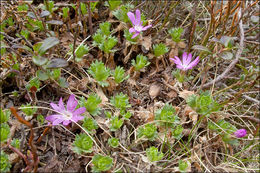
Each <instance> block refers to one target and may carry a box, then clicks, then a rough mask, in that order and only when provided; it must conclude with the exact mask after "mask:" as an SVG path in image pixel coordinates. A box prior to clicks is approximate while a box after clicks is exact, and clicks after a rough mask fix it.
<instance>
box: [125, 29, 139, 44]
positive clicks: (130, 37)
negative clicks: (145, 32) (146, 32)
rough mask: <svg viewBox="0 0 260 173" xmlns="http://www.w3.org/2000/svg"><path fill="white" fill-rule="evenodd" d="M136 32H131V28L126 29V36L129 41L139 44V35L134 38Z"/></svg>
mask: <svg viewBox="0 0 260 173" xmlns="http://www.w3.org/2000/svg"><path fill="white" fill-rule="evenodd" d="M133 35H134V34H133V33H130V32H129V29H125V30H124V37H125V38H126V40H127V41H129V42H130V43H131V44H137V40H138V37H135V38H132V36H133Z"/></svg>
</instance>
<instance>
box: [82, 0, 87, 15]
mask: <svg viewBox="0 0 260 173" xmlns="http://www.w3.org/2000/svg"><path fill="white" fill-rule="evenodd" d="M80 9H81V13H82V14H83V15H85V14H87V12H88V10H87V7H86V4H85V3H83V2H81V3H80Z"/></svg>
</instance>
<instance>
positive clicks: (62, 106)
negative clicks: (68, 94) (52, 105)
mask: <svg viewBox="0 0 260 173" xmlns="http://www.w3.org/2000/svg"><path fill="white" fill-rule="evenodd" d="M59 107H60V109H61V110H65V107H64V104H63V101H62V97H61V98H60V101H59Z"/></svg>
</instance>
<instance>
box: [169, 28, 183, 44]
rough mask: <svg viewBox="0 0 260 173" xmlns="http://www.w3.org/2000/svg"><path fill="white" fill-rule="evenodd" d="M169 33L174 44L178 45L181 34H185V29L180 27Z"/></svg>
mask: <svg viewBox="0 0 260 173" xmlns="http://www.w3.org/2000/svg"><path fill="white" fill-rule="evenodd" d="M168 32H169V34H170V35H171V37H172V40H173V41H174V42H176V43H178V42H180V41H181V34H182V32H183V29H182V28H181V27H179V28H172V29H170V30H169V31H168Z"/></svg>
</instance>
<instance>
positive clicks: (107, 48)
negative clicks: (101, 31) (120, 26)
mask: <svg viewBox="0 0 260 173" xmlns="http://www.w3.org/2000/svg"><path fill="white" fill-rule="evenodd" d="M116 44H117V38H116V37H114V36H109V37H108V38H107V40H106V41H105V42H104V50H103V51H104V52H105V53H109V52H113V50H111V49H112V48H113V47H114V46H115V45H116Z"/></svg>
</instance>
